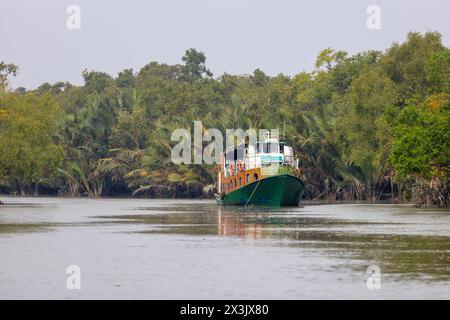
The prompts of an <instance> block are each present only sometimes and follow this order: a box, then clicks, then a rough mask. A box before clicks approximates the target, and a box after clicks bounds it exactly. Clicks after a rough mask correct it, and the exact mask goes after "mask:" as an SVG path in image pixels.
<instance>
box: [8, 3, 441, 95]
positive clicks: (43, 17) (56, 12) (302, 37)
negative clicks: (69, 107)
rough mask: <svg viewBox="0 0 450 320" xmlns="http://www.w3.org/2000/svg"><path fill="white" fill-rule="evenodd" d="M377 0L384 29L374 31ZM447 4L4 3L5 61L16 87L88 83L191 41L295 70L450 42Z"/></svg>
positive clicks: (247, 64) (226, 65)
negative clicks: (73, 9) (436, 36)
mask: <svg viewBox="0 0 450 320" xmlns="http://www.w3.org/2000/svg"><path fill="white" fill-rule="evenodd" d="M71 4H74V5H78V6H79V8H80V10H81V29H80V30H69V29H68V28H67V26H66V21H67V19H68V17H69V14H67V13H66V10H67V7H68V6H69V5H71ZM369 5H377V6H379V8H380V9H381V29H380V30H369V29H368V28H367V26H366V20H367V18H368V16H369V14H367V13H366V9H367V7H368V6H369ZM449 13H450V1H449V0H427V1H412V0H385V1H379V0H368V1H366V0H341V1H336V0H334V1H333V0H314V1H300V0H297V1H296V0H276V1H275V0H271V1H269V0H220V1H219V0H158V1H151V0H147V1H144V0H127V1H113V0H70V1H65V0H53V1H51V0H29V1H22V0H1V2H0V46H1V47H0V61H5V62H12V63H15V64H17V65H19V67H20V74H19V75H18V76H17V77H16V78H15V79H12V81H11V85H12V86H13V87H18V86H24V87H27V88H36V87H37V86H38V85H39V84H41V83H43V82H46V81H48V82H56V81H66V80H67V81H70V82H72V83H75V84H81V83H82V78H81V71H82V70H83V69H85V68H87V69H89V70H91V69H93V70H100V71H105V72H108V73H109V74H111V75H114V76H115V75H116V74H117V72H119V71H120V70H122V69H125V68H133V69H134V70H135V71H137V70H139V69H140V68H141V67H143V66H144V65H145V64H147V63H148V62H150V61H158V62H165V63H170V64H175V63H180V62H181V56H182V55H183V53H184V51H185V50H186V49H188V48H190V47H194V48H197V49H200V50H203V51H204V52H205V53H206V56H207V65H208V67H209V68H210V69H211V71H212V72H213V73H214V74H215V76H218V75H220V74H222V73H223V72H228V73H240V74H241V73H251V72H253V70H254V69H256V68H261V69H262V70H264V71H265V72H266V73H268V74H271V75H274V74H277V73H280V72H282V73H285V74H289V75H292V74H295V73H297V72H299V71H302V70H307V71H308V70H311V69H312V67H313V64H314V61H315V57H316V55H317V53H318V52H319V51H320V50H322V49H324V48H327V47H333V48H335V49H339V50H345V51H347V52H349V53H355V52H358V51H362V50H368V49H378V50H384V49H386V48H387V47H389V45H390V44H391V43H392V42H393V41H398V42H400V41H403V40H404V38H405V35H406V33H407V32H408V31H420V32H425V31H429V30H431V31H438V32H440V33H441V34H442V35H443V39H444V43H445V44H446V45H447V46H448V45H449V40H450V39H449V38H450V14H449Z"/></svg>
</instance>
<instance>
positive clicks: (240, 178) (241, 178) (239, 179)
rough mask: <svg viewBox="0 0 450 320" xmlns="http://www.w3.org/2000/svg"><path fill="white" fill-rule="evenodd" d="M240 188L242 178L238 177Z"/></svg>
mask: <svg viewBox="0 0 450 320" xmlns="http://www.w3.org/2000/svg"><path fill="white" fill-rule="evenodd" d="M240 186H242V177H239V187H240Z"/></svg>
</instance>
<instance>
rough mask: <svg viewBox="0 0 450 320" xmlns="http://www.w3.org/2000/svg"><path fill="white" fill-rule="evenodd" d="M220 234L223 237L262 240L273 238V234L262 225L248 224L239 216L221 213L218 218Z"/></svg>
mask: <svg viewBox="0 0 450 320" xmlns="http://www.w3.org/2000/svg"><path fill="white" fill-rule="evenodd" d="M217 225H218V234H219V235H221V236H237V237H247V238H252V239H262V238H264V237H265V236H271V235H272V232H271V231H270V229H269V230H265V229H267V226H265V225H264V224H262V223H246V222H243V221H242V217H241V216H239V215H232V214H226V213H225V214H224V213H222V212H220V211H219V214H218V216H217Z"/></svg>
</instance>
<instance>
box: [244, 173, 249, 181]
mask: <svg viewBox="0 0 450 320" xmlns="http://www.w3.org/2000/svg"><path fill="white" fill-rule="evenodd" d="M249 182H250V175H249V174H248V173H247V174H246V175H245V183H249Z"/></svg>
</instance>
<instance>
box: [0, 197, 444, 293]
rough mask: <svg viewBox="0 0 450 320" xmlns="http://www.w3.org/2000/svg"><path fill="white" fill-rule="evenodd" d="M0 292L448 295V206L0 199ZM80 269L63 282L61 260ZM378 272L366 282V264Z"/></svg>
mask: <svg viewBox="0 0 450 320" xmlns="http://www.w3.org/2000/svg"><path fill="white" fill-rule="evenodd" d="M0 200H1V201H3V202H4V203H6V204H7V205H5V206H1V207H0V256H1V257H2V263H1V264H0V298H3V299H5V298H6V299H9V298H41V299H42V298H62V299H78V298H81V299H82V298H86V299H90V298H93V299H97V298H137V299H139V298H152V299H158V298H161V299H172V298H173V299H190V298H191V299H196V298H202V299H214V298H219V299H233V298H234V299H239V298H243V299H252V298H254V299H260V298H261V299H272V298H273V299H297V298H313V299H315V298H327V299H329V298H350V299H356V298H375V299H383V298H426V299H427V298H429V299H433V298H449V297H450V212H449V211H448V210H447V211H446V210H440V209H430V208H428V209H417V208H411V206H410V205H394V204H387V203H385V204H364V203H358V204H349V203H340V204H323V203H320V204H316V203H306V204H304V205H303V206H301V207H299V208H277V209H274V208H247V209H244V208H240V207H219V206H217V205H216V204H215V203H214V202H213V201H210V200H146V199H99V200H93V199H65V198H12V197H1V198H0ZM69 265H78V266H80V268H81V279H82V281H81V283H82V288H81V290H68V289H67V287H66V280H67V277H68V275H67V274H66V268H67V266H69ZM370 265H376V266H378V267H379V268H380V270H381V285H382V287H381V289H380V290H369V289H368V288H367V285H366V280H367V277H368V276H367V274H366V270H367V267H368V266H370Z"/></svg>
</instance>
